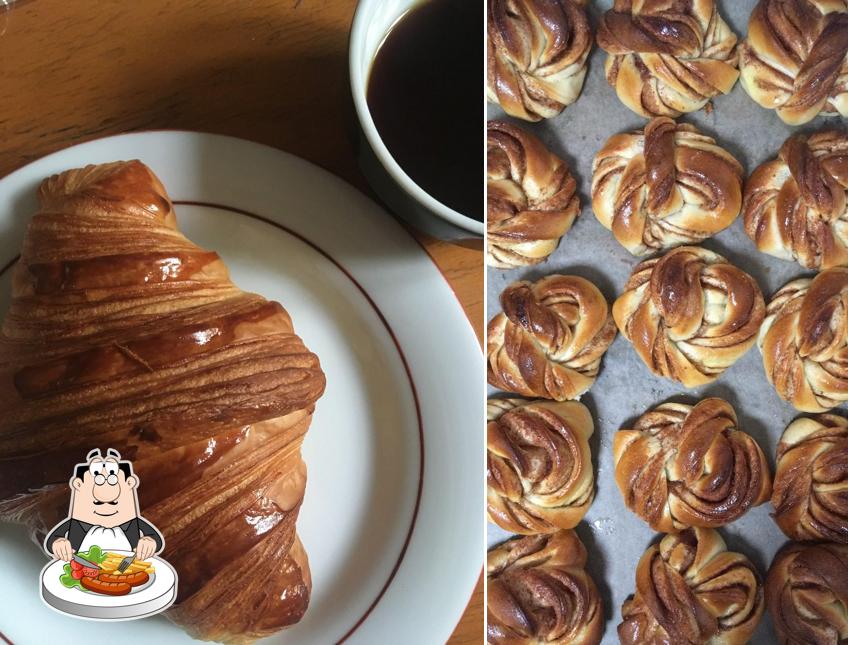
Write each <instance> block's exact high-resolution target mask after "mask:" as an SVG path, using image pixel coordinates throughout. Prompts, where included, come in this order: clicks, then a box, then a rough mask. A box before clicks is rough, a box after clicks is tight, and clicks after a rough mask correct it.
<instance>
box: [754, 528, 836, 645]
mask: <svg viewBox="0 0 848 645" xmlns="http://www.w3.org/2000/svg"><path fill="white" fill-rule="evenodd" d="M765 595H766V603H767V605H768V610H769V613H770V614H771V617H772V621H773V622H774V628H775V631H776V632H777V635H778V642H779V643H780V645H831V644H833V645H841V644H842V643H845V642H846V640H848V616H846V613H845V607H846V606H848V546H846V545H844V544H830V543H824V544H797V543H794V542H790V543H789V544H787V545H786V546H785V547H783V548H782V549H781V550H780V551H778V552H777V555H775V556H774V560H773V561H772V563H771V567H769V572H768V576H767V577H766V584H765Z"/></svg>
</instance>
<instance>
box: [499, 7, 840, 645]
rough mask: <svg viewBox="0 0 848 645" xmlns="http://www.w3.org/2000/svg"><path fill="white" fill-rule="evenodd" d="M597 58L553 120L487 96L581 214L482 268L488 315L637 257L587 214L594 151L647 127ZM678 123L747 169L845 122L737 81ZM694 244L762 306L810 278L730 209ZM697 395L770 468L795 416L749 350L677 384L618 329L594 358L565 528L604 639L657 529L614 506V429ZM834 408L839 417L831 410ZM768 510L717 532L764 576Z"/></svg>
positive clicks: (765, 624) (772, 543) (771, 537)
mask: <svg viewBox="0 0 848 645" xmlns="http://www.w3.org/2000/svg"><path fill="white" fill-rule="evenodd" d="M718 4H719V10H720V12H721V14H722V16H723V17H724V19H725V20H726V21H727V23H728V24H729V25H730V26H731V27H732V29H733V31H734V32H735V33H736V34H737V36H739V38H740V41H741V39H742V38H743V37H744V35H745V34H746V33H747V30H748V17H749V16H750V14H751V11H752V10H753V8H754V6H755V5H756V1H755V0H737V1H733V2H731V1H729V0H725V1H724V2H719V3H718ZM590 5H591V6H590V7H589V17H590V21H591V23H592V28H593V32H594V30H595V27H596V26H597V24H598V18H599V16H600V15H601V14H602V13H603V12H604V11H606V10H607V9H609V8H611V6H612V0H602V1H598V2H590ZM605 58H606V53H605V52H604V51H602V50H601V49H600V48H598V46H597V45H595V46H594V48H593V50H592V52H591V54H590V56H589V70H588V73H587V75H586V82H585V85H584V86H583V92H582V93H581V95H580V97H579V98H578V99H577V101H576V102H575V103H574V104H572V105H571V106H569V107H567V108H566V109H565V110H564V111H563V112H562V114H560V115H559V116H557V117H555V118H553V119H548V120H543V121H540V122H538V123H528V122H526V121H522V120H520V119H513V118H511V117H507V116H505V115H504V112H503V110H501V109H500V107H499V106H497V105H493V104H489V107H488V118H490V119H493V118H504V119H506V120H508V121H510V122H512V123H515V124H516V125H518V126H520V127H523V128H526V129H527V130H529V131H531V132H533V133H534V134H536V136H538V137H539V138H540V139H542V141H544V142H545V144H546V145H547V146H548V147H549V148H550V149H551V150H552V151H554V152H555V153H556V154H558V155H560V156H561V157H562V158H563V159H565V160H567V162H568V164H569V166H570V168H571V172H572V174H573V175H574V176H575V178H576V179H577V190H578V194H579V196H580V204H581V212H580V216H579V217H578V218H577V220H576V221H575V223H574V226H573V227H572V229H571V230H570V231H569V232H568V233H567V234H566V235H565V237H564V238H563V239H562V242H561V243H560V245H559V248H557V250H556V251H555V252H554V253H553V254H552V255H551V256H550V258H548V260H547V262H545V263H543V264H541V265H536V266H534V267H524V268H520V269H514V270H510V271H502V270H499V269H494V268H491V267H488V268H487V273H488V283H487V295H488V301H487V319H491V318H492V316H494V315H495V314H497V313H498V312H499V311H500V303H499V302H498V296H499V295H500V293H501V291H503V289H504V287H505V286H506V285H508V284H509V283H510V282H513V281H515V280H522V279H526V280H537V279H539V278H541V277H542V276H545V275H548V274H551V273H565V274H574V275H579V276H583V277H585V278H588V279H590V280H592V282H594V283H595V284H596V285H597V286H598V287H599V288H600V289H601V291H603V293H604V295H605V296H606V297H607V300H608V301H609V302H610V303H612V301H613V300H614V299H615V298H616V297H617V296H618V295H619V294H620V293H621V292H622V290H623V287H624V283H625V281H626V280H627V278H628V277H629V275H630V272H631V270H632V268H633V267H634V266H635V265H636V264H637V263H638V262H639V261H640V258H636V257H635V256H632V255H631V254H630V253H629V252H628V251H626V250H625V249H624V247H622V246H621V245H620V244H619V243H618V242H617V241H616V240H615V239H614V238H613V236H612V233H610V232H609V231H608V230H607V229H605V228H604V227H603V226H601V224H600V223H599V222H598V220H597V219H596V218H595V216H594V214H593V213H592V207H591V182H592V159H593V158H594V156H595V153H596V152H597V151H598V150H599V149H600V148H601V146H602V145H603V143H604V142H605V141H606V140H607V138H608V137H609V136H610V135H612V134H614V133H616V132H622V131H628V130H635V129H639V128H641V127H643V126H644V124H645V123H646V119H645V118H643V117H641V116H639V115H638V114H635V113H634V112H631V111H630V110H629V109H628V108H626V107H625V106H624V105H623V104H622V103H621V101H620V100H619V99H618V97H617V96H616V94H615V91H614V90H613V88H612V87H610V86H609V84H608V83H607V81H606V78H605V77H604V60H605ZM677 120H678V121H682V122H686V123H691V124H693V125H695V126H696V127H698V128H699V129H700V130H701V131H702V132H703V133H704V134H707V135H709V136H712V137H714V138H715V139H716V140H717V142H718V143H719V144H720V145H721V146H723V147H724V148H726V149H727V150H729V151H730V152H731V153H732V154H733V155H734V156H735V157H736V158H737V159H738V160H739V162H740V163H741V164H742V165H743V166H744V168H745V173H746V175H745V176H746V177H747V176H748V175H749V174H750V173H751V172H752V171H753V170H754V168H756V167H757V166H758V165H759V164H760V163H762V162H763V161H765V160H767V159H771V158H773V157H774V156H776V154H777V152H778V150H779V149H780V146H781V145H782V144H783V142H784V140H785V139H786V138H787V137H788V136H789V135H790V134H792V133H795V132H811V131H814V130H818V129H822V128H826V127H840V126H843V125H844V122H843V120H842V119H840V118H839V117H832V118H823V117H818V118H816V119H815V120H813V121H811V122H810V123H808V124H806V125H805V126H802V127H791V126H788V125H786V124H785V123H783V122H782V121H781V120H780V119H779V118H778V116H777V114H776V113H775V112H774V111H773V110H766V109H765V108H762V107H760V106H759V105H757V104H756V103H754V101H753V100H752V99H751V98H750V97H749V96H748V95H747V94H746V93H745V90H743V89H742V86H741V85H740V84H739V83H738V82H737V83H736V85H735V86H734V88H733V91H732V92H731V93H730V94H728V95H726V96H719V97H717V98H715V99H714V100H713V110H712V111H711V112H710V113H707V112H706V111H704V110H701V111H699V112H695V113H690V114H686V115H683V116H682V117H680V118H678V119H677ZM701 246H704V247H705V248H708V249H710V250H712V251H715V252H717V253H720V254H721V255H723V256H724V257H726V258H727V259H728V260H730V261H731V262H732V263H733V264H735V265H736V266H738V267H739V268H741V269H743V270H744V271H746V272H748V273H749V274H751V275H752V276H753V277H754V278H755V279H756V280H757V282H758V283H759V285H760V288H761V289H762V291H763V294H764V296H765V298H766V302H767V303H768V301H769V299H770V297H771V295H772V294H774V292H775V291H776V290H777V289H779V288H780V287H781V286H782V285H783V284H785V283H786V282H788V281H789V280H790V279H793V278H798V277H806V276H812V275H814V272H812V271H807V270H805V269H803V268H802V267H801V266H800V265H799V264H797V263H796V262H789V261H785V260H779V259H777V258H774V257H771V256H769V255H766V254H764V253H760V252H759V251H757V249H756V248H755V247H754V244H753V243H752V242H751V240H750V239H749V238H748V237H747V236H746V235H745V232H744V230H743V226H742V217H741V215H740V217H738V218H737V219H736V221H735V222H734V223H733V224H732V225H731V226H730V227H729V228H727V229H725V230H724V231H722V232H721V233H719V234H718V235H717V236H715V237H713V238H711V239H709V240H706V241H705V242H703V243H702V244H701ZM646 257H648V256H646ZM641 259H644V258H641ZM489 392H490V395H491V394H494V393H497V392H498V390H495V389H494V388H491V387H490V388H489ZM708 396H718V397H721V398H723V399H725V400H727V401H728V402H729V403H730V404H731V405H732V406H733V407H734V409H735V410H736V412H737V414H738V416H739V422H740V427H741V429H742V430H744V431H745V432H747V433H749V434H750V435H751V436H753V437H754V438H755V439H756V440H757V442H758V443H759V444H760V446H761V447H762V449H763V451H764V452H765V453H766V457H767V458H768V461H769V466H770V468H771V470H772V474H773V473H774V455H775V450H776V448H777V442H778V440H779V439H780V435H781V434H782V432H783V430H784V428H786V426H787V425H788V424H789V422H790V421H792V420H793V419H795V418H796V417H798V416H801V413H800V412H798V411H797V410H795V409H794V408H793V407H792V406H791V405H789V404H788V403H785V402H784V401H782V400H781V399H780V398H779V397H778V396H777V393H776V392H775V391H774V388H772V386H771V385H770V384H769V383H768V381H767V380H766V376H765V372H764V370H763V364H762V357H761V355H760V352H759V350H758V349H757V348H756V346H754V347H753V348H751V350H749V351H748V353H747V354H745V355H744V356H743V357H742V358H741V359H740V360H739V361H737V362H736V364H734V365H733V366H732V367H731V368H730V369H728V370H727V371H726V372H725V373H724V374H723V375H722V376H721V377H720V378H719V379H718V380H716V381H714V382H713V383H711V384H709V385H706V386H702V387H698V388H693V389H687V388H685V387H683V386H682V385H680V384H679V383H675V382H672V381H669V380H666V379H663V378H660V377H658V376H654V375H653V374H651V372H649V371H648V368H647V367H646V366H645V365H644V363H642V361H641V360H640V359H639V357H638V356H637V355H636V352H635V351H634V350H633V347H632V345H631V344H630V343H629V342H628V341H627V340H626V339H624V338H623V337H622V336H621V334H619V335H618V336H617V337H616V339H615V341H614V342H613V344H612V346H611V347H610V348H609V350H608V351H607V353H606V355H605V356H604V358H603V361H602V364H601V371H600V374H599V376H598V379H597V380H596V381H595V384H594V385H593V386H592V388H591V389H590V390H589V392H587V393H586V394H584V395H583V396H582V397H581V399H580V400H581V401H582V402H583V403H584V404H586V406H587V407H588V408H589V410H590V411H591V412H592V417H593V418H594V420H595V433H594V435H593V436H592V438H591V440H590V446H591V449H592V457H593V461H594V466H595V487H596V489H595V501H594V503H593V504H592V506H591V508H590V509H589V512H588V513H587V514H586V517H585V518H584V520H583V521H582V522H581V523H580V525H579V526H578V527H577V529H576V530H577V533H578V534H579V536H580V538H581V539H582V540H583V543H584V544H585V545H586V548H587V549H588V551H589V565H588V570H589V572H590V574H591V575H592V577H593V579H594V580H595V582H596V583H597V585H598V587H599V590H600V593H601V597H602V599H603V602H604V614H605V619H606V620H605V631H604V638H603V641H602V642H603V643H604V645H606V644H613V643H618V634H617V632H616V627H617V625H618V623H619V622H621V604H622V603H623V602H624V600H625V599H626V598H627V597H628V596H629V595H631V594H632V593H633V591H634V588H635V574H636V564H637V563H638V561H639V558H640V557H641V556H642V553H643V552H644V551H645V549H646V548H647V547H648V546H649V545H650V544H651V543H653V542H655V541H656V540H657V539H658V537H659V534H658V533H655V532H654V531H653V530H651V528H650V527H649V526H648V525H647V524H646V523H645V522H644V521H643V520H641V519H640V518H639V517H637V516H636V515H634V514H633V513H632V512H631V511H629V510H628V509H627V508H626V507H625V506H624V501H623V499H622V497H621V494H620V493H619V490H618V487H617V486H616V484H615V479H614V468H613V458H612V438H613V434H614V433H615V432H616V431H617V430H618V429H620V428H622V427H629V426H628V424H630V423H632V422H633V421H635V420H636V418H637V417H639V416H640V415H641V414H642V413H644V412H645V411H647V410H648V409H650V408H653V407H655V406H657V405H659V404H660V403H662V402H664V401H677V402H685V403H693V402H694V401H696V400H698V399H701V398H704V397H708ZM835 411H836V412H837V413H839V412H840V411H841V407H840V408H837V409H836V410H835ZM771 510H772V507H771V504H770V503H769V502H766V503H765V504H763V505H761V506H758V507H757V508H754V509H752V510H750V511H748V512H747V513H746V514H745V515H743V516H742V518H740V519H739V520H737V521H735V522H733V523H732V524H729V525H727V526H725V527H722V528H720V529H719V532H720V533H721V535H722V537H723V538H724V539H725V541H726V542H727V546H728V549H730V550H731V551H738V552H740V553H744V554H745V555H746V556H748V558H749V559H750V560H751V562H753V563H754V565H755V566H756V567H757V569H758V570H759V572H760V574H761V575H762V576H763V578H765V574H766V572H767V571H768V566H769V564H770V563H771V560H772V557H773V556H774V554H775V552H776V551H777V549H779V548H780V547H781V546H782V545H783V544H784V543H785V542H786V541H787V539H786V537H785V536H784V535H783V533H781V531H780V529H778V527H777V525H776V524H775V523H774V521H773V520H772V519H771V517H770V515H769V513H770V512H771ZM510 535H511V534H510V533H508V532H506V531H504V530H502V529H500V528H499V527H497V526H495V525H493V524H489V526H488V544H489V546H490V547H491V546H493V545H495V544H497V543H499V542H502V541H503V540H504V539H506V538H508V537H510ZM751 642H752V643H755V644H762V645H765V644H766V643H774V642H776V636H775V633H774V629H773V627H772V623H771V617H770V616H769V614H768V612H766V614H765V615H764V618H763V620H762V621H761V623H760V625H759V626H758V628H757V631H756V632H755V634H754V638H753V639H752V641H751Z"/></svg>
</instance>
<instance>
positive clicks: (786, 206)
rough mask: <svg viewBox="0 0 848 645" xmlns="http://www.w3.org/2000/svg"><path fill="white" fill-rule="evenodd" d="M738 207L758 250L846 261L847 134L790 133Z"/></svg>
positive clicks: (812, 263) (812, 264) (808, 261)
mask: <svg viewBox="0 0 848 645" xmlns="http://www.w3.org/2000/svg"><path fill="white" fill-rule="evenodd" d="M846 101H848V94H846ZM742 208H743V213H744V218H745V232H746V233H747V234H748V237H750V238H751V239H752V240H753V241H754V244H756V245H757V248H758V249H759V250H760V251H763V252H764V253H768V254H769V255H774V256H776V257H779V258H782V259H784V260H793V259H794V260H796V261H797V262H798V263H800V264H801V266H803V267H805V268H807V269H828V268H830V267H834V266H845V265H848V231H846V221H848V134H846V133H844V132H840V131H838V130H828V131H825V132H817V133H816V134H813V135H810V136H809V137H806V136H804V135H802V134H795V135H793V136H791V137H789V138H788V139H787V140H786V142H785V143H784V144H783V146H782V147H781V149H780V154H779V155H778V157H777V159H772V160H771V161H767V162H765V163H764V164H762V165H761V166H759V167H758V168H757V169H756V170H755V171H754V173H753V174H752V175H751V177H750V178H749V179H748V182H747V183H746V184H745V197H744V202H743V207H742Z"/></svg>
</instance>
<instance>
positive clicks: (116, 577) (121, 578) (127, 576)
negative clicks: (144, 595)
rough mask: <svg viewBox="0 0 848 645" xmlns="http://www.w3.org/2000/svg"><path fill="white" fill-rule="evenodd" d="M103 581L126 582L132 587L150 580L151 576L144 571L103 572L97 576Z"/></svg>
mask: <svg viewBox="0 0 848 645" xmlns="http://www.w3.org/2000/svg"><path fill="white" fill-rule="evenodd" d="M97 579H98V580H100V581H101V582H126V583H127V584H128V585H129V586H130V587H138V586H140V585H143V584H144V583H145V582H147V581H148V580H150V576H149V575H147V573H145V572H144V571H138V572H137V573H118V574H115V573H101V574H100V575H99V576H97Z"/></svg>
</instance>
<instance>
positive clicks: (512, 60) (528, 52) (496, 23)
mask: <svg viewBox="0 0 848 645" xmlns="http://www.w3.org/2000/svg"><path fill="white" fill-rule="evenodd" d="M584 5H585V0H488V11H487V23H486V34H487V38H486V96H487V98H488V99H489V100H490V101H491V102H493V103H498V104H500V106H501V107H502V108H503V109H504V111H505V112H506V113H507V114H510V115H512V116H515V117H518V118H520V119H525V120H527V121H539V120H540V119H549V118H551V117H554V116H556V115H557V114H559V113H560V112H562V111H563V109H564V108H565V107H566V106H568V105H571V104H572V103H574V101H576V100H577V97H578V96H579V95H580V90H581V89H582V88H583V79H584V78H585V76H586V58H587V57H588V56H589V50H591V49H592V32H591V30H590V29H589V20H588V18H587V17H586V9H585V7H584Z"/></svg>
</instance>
